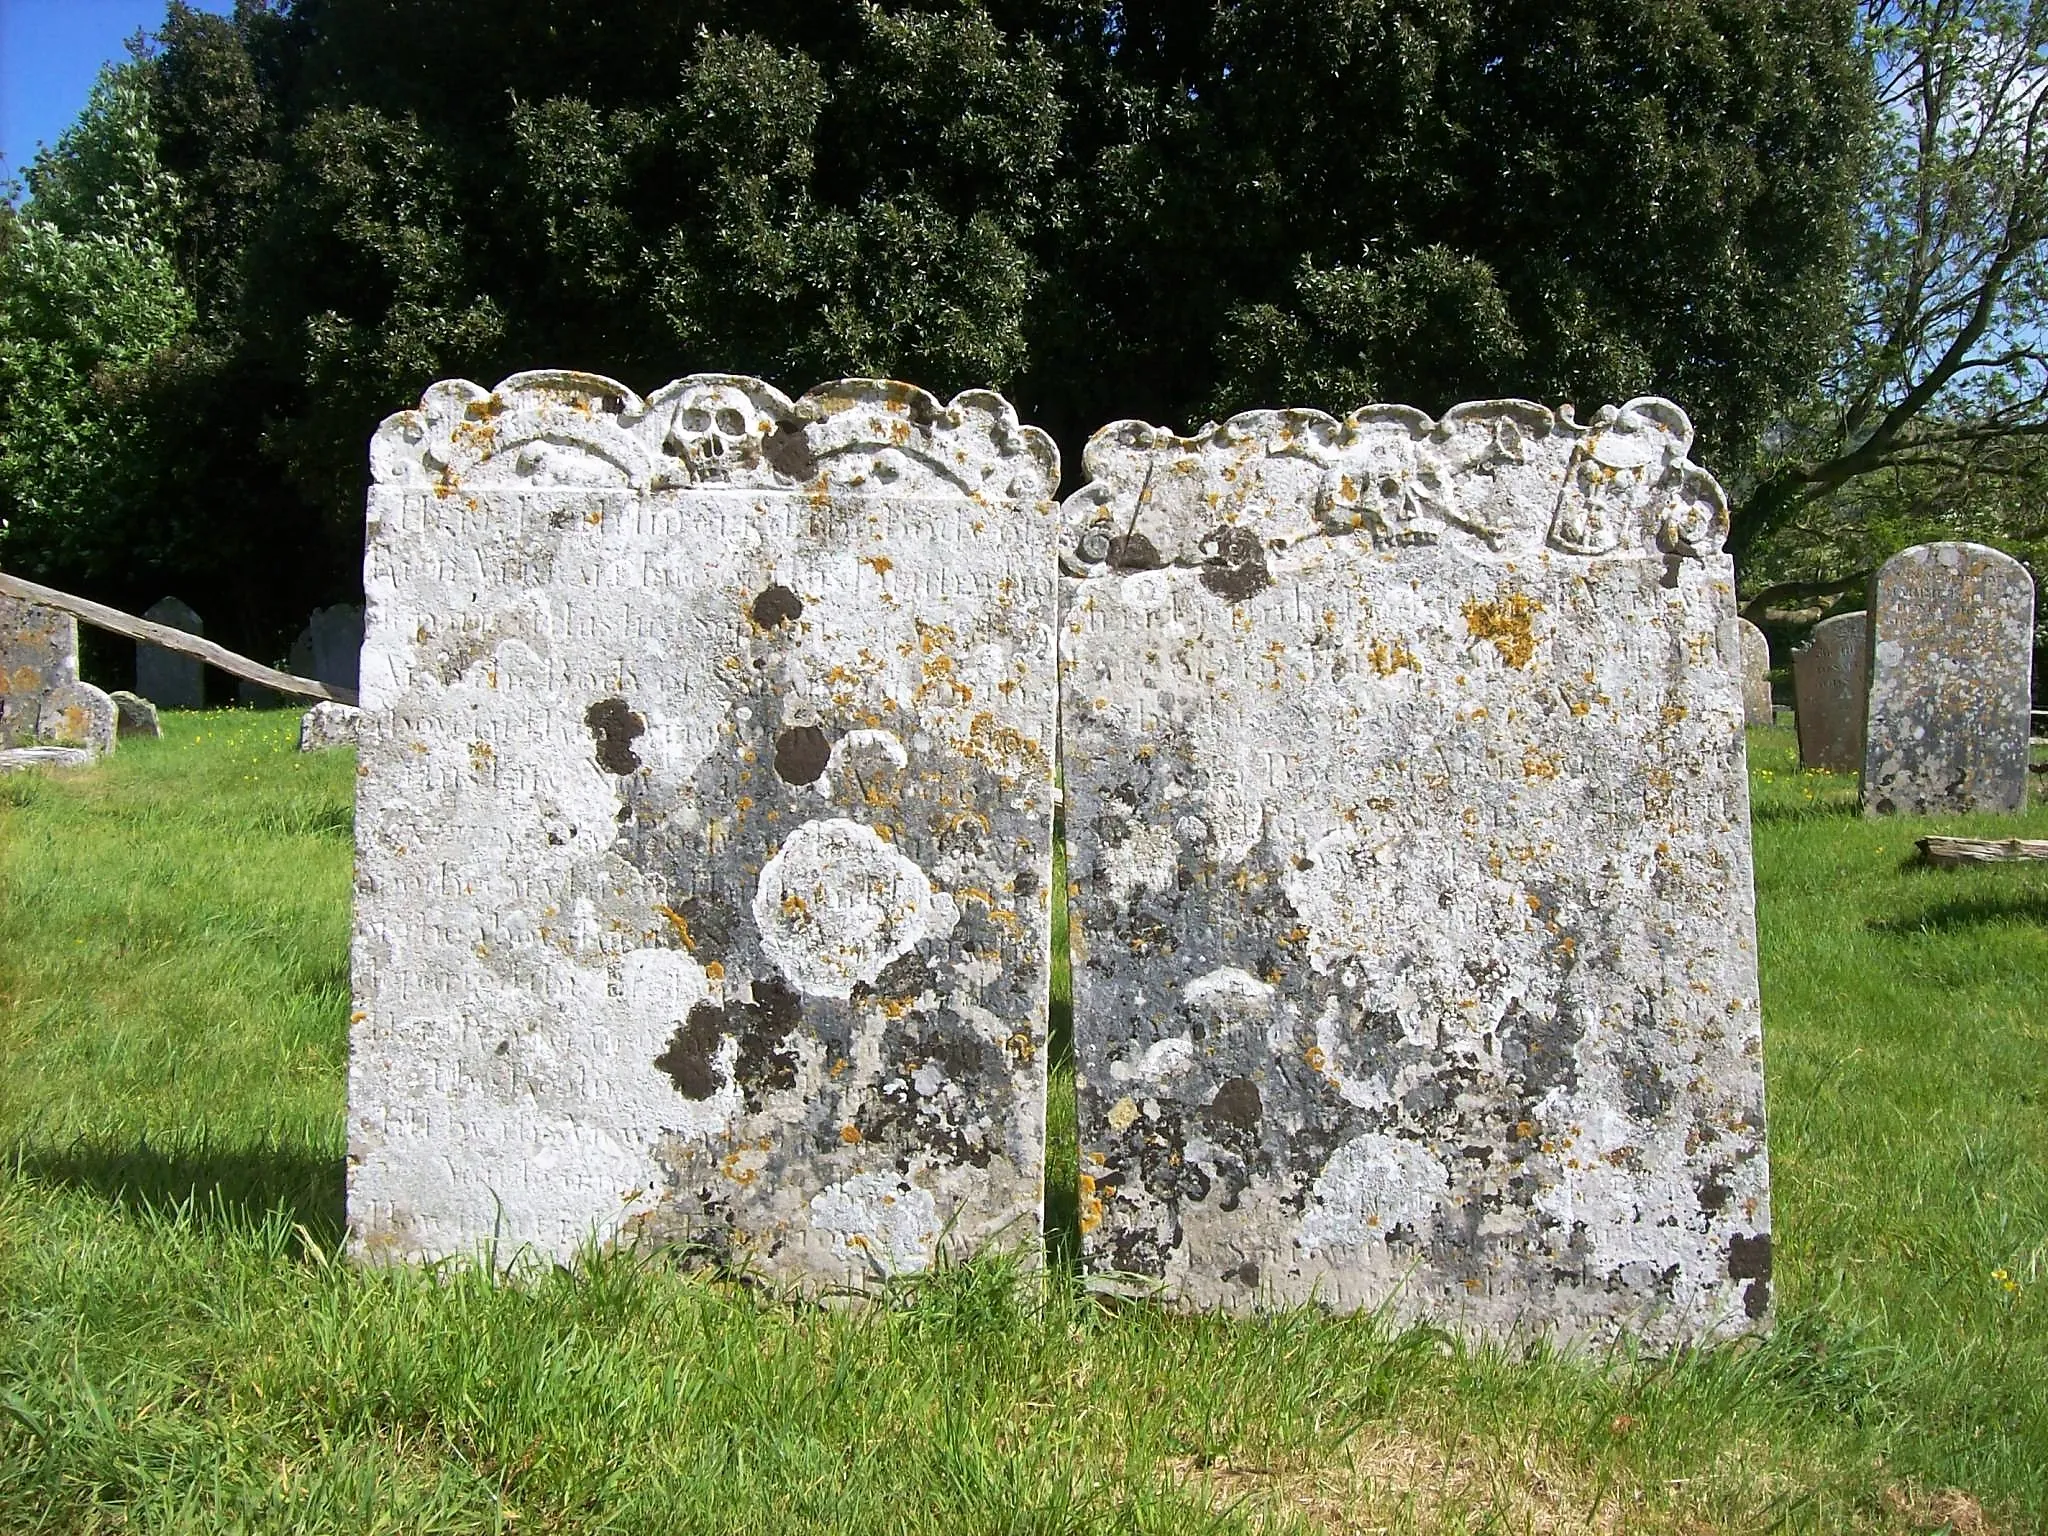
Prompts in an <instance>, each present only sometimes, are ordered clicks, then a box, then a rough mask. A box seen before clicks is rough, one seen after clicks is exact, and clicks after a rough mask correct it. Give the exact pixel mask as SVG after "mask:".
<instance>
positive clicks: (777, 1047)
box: [725, 976, 804, 1111]
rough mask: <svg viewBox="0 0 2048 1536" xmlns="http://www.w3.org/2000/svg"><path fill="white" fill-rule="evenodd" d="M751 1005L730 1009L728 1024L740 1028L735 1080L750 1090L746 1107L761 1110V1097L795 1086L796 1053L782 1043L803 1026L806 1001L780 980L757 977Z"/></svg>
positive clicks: (744, 1004) (731, 1007) (728, 1009)
mask: <svg viewBox="0 0 2048 1536" xmlns="http://www.w3.org/2000/svg"><path fill="white" fill-rule="evenodd" d="M752 991H753V994H754V1000H753V1001H752V1002H751V1003H736V1004H730V1005H728V1006H727V1008H726V1010H725V1013H726V1021H727V1023H728V1025H732V1026H737V1029H738V1034H739V1037H740V1044H739V1053H738V1056H737V1058H736V1059H735V1060H734V1062H733V1073H732V1075H733V1077H734V1079H735V1080H736V1081H737V1082H738V1083H739V1085H740V1086H741V1087H742V1088H744V1089H746V1091H747V1108H748V1109H750V1110H756V1111H758V1110H759V1109H760V1107H761V1104H760V1096H761V1095H762V1094H764V1093H779V1092H781V1091H783V1090H784V1089H788V1088H794V1087H795V1086H796V1067H797V1059H796V1052H795V1051H793V1050H784V1049H782V1043H783V1042H784V1041H785V1040H787V1039H788V1038H789V1037H790V1035H791V1034H793V1033H794V1032H795V1031H796V1029H797V1027H798V1026H799V1025H800V1024H802V1023H803V1016H804V1014H803V1001H802V999H800V998H799V997H798V996H797V994H796V991H795V989H794V988H792V987H790V986H789V985H788V984H787V983H786V982H784V981H783V980H782V979H781V978H779V977H775V976H766V977H760V978H757V979H756V980H755V982H754V984H753V988H752Z"/></svg>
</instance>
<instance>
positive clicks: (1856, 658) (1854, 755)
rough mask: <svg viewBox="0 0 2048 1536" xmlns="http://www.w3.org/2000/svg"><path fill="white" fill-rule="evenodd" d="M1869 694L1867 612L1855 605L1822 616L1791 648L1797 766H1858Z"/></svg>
mask: <svg viewBox="0 0 2048 1536" xmlns="http://www.w3.org/2000/svg"><path fill="white" fill-rule="evenodd" d="M1869 698H1870V615H1869V614H1868V613H1866V612H1865V611H1864V610H1863V609H1861V608H1858V609H1857V610H1855V612H1853V613H1838V614H1836V615H1835V616H1834V617H1833V618H1829V619H1822V620H1821V621H1820V622H1819V623H1818V624H1816V625H1814V626H1813V629H1812V631H1811V632H1810V633H1809V634H1808V635H1807V637H1806V643H1805V644H1804V645H1802V646H1801V647H1800V648H1799V649H1798V650H1796V651H1794V652H1793V653H1792V702H1793V708H1794V710H1795V711H1796V715H1797V720H1796V723H1797V725H1798V728H1799V766H1800V767H1802V768H1826V769H1830V770H1832V771H1833V772H1836V773H1856V772H1859V771H1861V769H1862V767H1863V711H1864V707H1865V705H1866V704H1867V702H1868V701H1869Z"/></svg>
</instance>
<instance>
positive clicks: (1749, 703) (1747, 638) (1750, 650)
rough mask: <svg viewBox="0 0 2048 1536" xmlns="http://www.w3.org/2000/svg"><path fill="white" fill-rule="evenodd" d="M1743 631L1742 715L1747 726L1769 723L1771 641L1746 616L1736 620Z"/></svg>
mask: <svg viewBox="0 0 2048 1536" xmlns="http://www.w3.org/2000/svg"><path fill="white" fill-rule="evenodd" d="M1735 623H1736V625H1737V626H1738V628H1739V629H1740V630H1741V633H1742V718H1743V722H1744V723H1745V724H1747V725H1769V724H1770V723H1771V679H1770V671H1771V642H1770V641H1769V640H1767V639H1765V638H1764V632H1763V631H1762V630H1760V629H1758V628H1757V627H1756V626H1755V625H1754V624H1752V623H1750V622H1749V620H1747V619H1737V620H1736V621H1735Z"/></svg>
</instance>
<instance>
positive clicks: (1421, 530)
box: [1332, 432, 1457, 544]
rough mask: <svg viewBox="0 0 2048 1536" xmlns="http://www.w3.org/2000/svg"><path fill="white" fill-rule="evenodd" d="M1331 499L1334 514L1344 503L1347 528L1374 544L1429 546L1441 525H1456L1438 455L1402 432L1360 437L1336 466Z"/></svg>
mask: <svg viewBox="0 0 2048 1536" xmlns="http://www.w3.org/2000/svg"><path fill="white" fill-rule="evenodd" d="M1333 501H1334V503H1335V505H1334V506H1333V507H1332V511H1334V512H1338V513H1340V514H1341V512H1342V511H1343V509H1344V505H1345V503H1347V502H1348V503H1349V504H1350V511H1351V518H1350V525H1351V526H1352V527H1357V528H1363V529H1364V530H1365V531H1366V533H1367V534H1368V535H1370V536H1371V538H1372V540H1373V542H1374V543H1376V544H1431V543H1434V542H1436V540H1437V538H1438V537H1439V536H1440V535H1441V533H1442V530H1443V526H1444V524H1445V523H1448V522H1455V521H1457V509H1456V504H1455V498H1454V496H1453V494H1452V491H1451V483H1450V478H1449V476H1448V475H1447V474H1446V473H1445V472H1444V466H1443V463H1442V461H1441V458H1440V457H1439V455H1438V453H1437V451H1436V450H1435V449H1434V448H1433V447H1432V446H1431V445H1430V444H1428V443H1418V442H1416V441H1415V440H1414V439H1413V438H1411V437H1409V436H1408V435H1407V434H1406V433H1405V432H1402V433H1400V434H1398V435H1397V434H1395V433H1391V432H1390V433H1384V434H1381V433H1374V434H1372V435H1370V436H1367V437H1364V438H1362V439H1361V440H1360V442H1359V443H1358V444H1357V446H1356V447H1355V448H1354V449H1353V450H1352V452H1351V453H1349V454H1347V455H1345V457H1344V459H1343V461H1342V462H1341V464H1340V465H1339V466H1338V475H1337V487H1336V494H1335V496H1334V498H1333ZM1340 520H1341V516H1340Z"/></svg>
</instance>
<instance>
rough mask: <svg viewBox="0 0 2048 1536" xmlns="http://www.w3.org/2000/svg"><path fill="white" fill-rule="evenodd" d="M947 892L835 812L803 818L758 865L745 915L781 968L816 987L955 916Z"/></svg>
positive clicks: (846, 992) (880, 961) (869, 972)
mask: <svg viewBox="0 0 2048 1536" xmlns="http://www.w3.org/2000/svg"><path fill="white" fill-rule="evenodd" d="M959 915H960V913H959V908H958V907H957V906H956V905H955V904H954V902H953V898H952V897H950V896H948V895H947V894H946V893H945V892H943V891H935V890H933V889H932V883H931V881H930V880H928V879H927V878H926V877H925V873H924V871H923V870H921V869H919V868H918V867H917V866H916V865H915V864H913V863H911V861H910V860H908V859H906V858H904V857H903V855H902V854H900V853H898V852H896V850H895V849H893V848H891V847H890V846H889V845H888V844H887V843H885V842H883V841H882V840H881V838H880V837H878V836H877V835H876V834H875V832H874V831H873V829H872V828H869V827H864V826H862V825H861V824H860V823H859V822H855V821H849V820H847V819H846V818H844V817H839V816H834V817H829V818H827V819H825V820H823V821H811V822H806V823H804V825H803V826H801V827H798V828H797V829H796V831H795V832H793V833H791V834H790V837H789V840H788V841H787V842H785V843H784V844H783V845H782V847H781V848H780V849H779V850H778V851H777V852H776V854H775V856H774V857H773V858H771V859H770V860H769V861H768V862H767V863H766V864H764V865H763V866H762V867H761V879H760V883H759V884H758V885H757V886H756V888H755V891H754V921H755V923H756V924H757V925H758V926H759V928H760V932H761V947H762V948H763V949H765V950H766V951H767V952H768V955H769V957H770V958H771V959H772V960H774V962H775V963H776V965H778V966H779V967H781V969H782V973H783V975H785V976H787V977H788V978H789V979H790V980H791V981H793V982H795V983H796V984H797V986H798V987H800V988H802V989H803V990H804V991H805V992H811V993H816V994H817V995H818V996H820V997H849V996H851V995H852V993H853V989H854V986H855V985H856V984H857V983H859V982H866V981H873V980H874V979H875V978H876V977H877V976H878V975H880V974H881V971H882V967H883V966H885V965H887V964H888V963H889V962H890V961H891V960H894V959H895V958H896V957H897V956H899V955H902V954H905V953H907V952H908V951H909V950H910V949H911V948H912V947H913V946H915V945H916V944H918V943H919V942H920V941H921V940H924V939H928V938H932V937H935V936H937V937H943V936H944V935H946V934H948V933H950V932H952V930H953V925H954V923H955V922H957V921H958V920H959Z"/></svg>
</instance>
